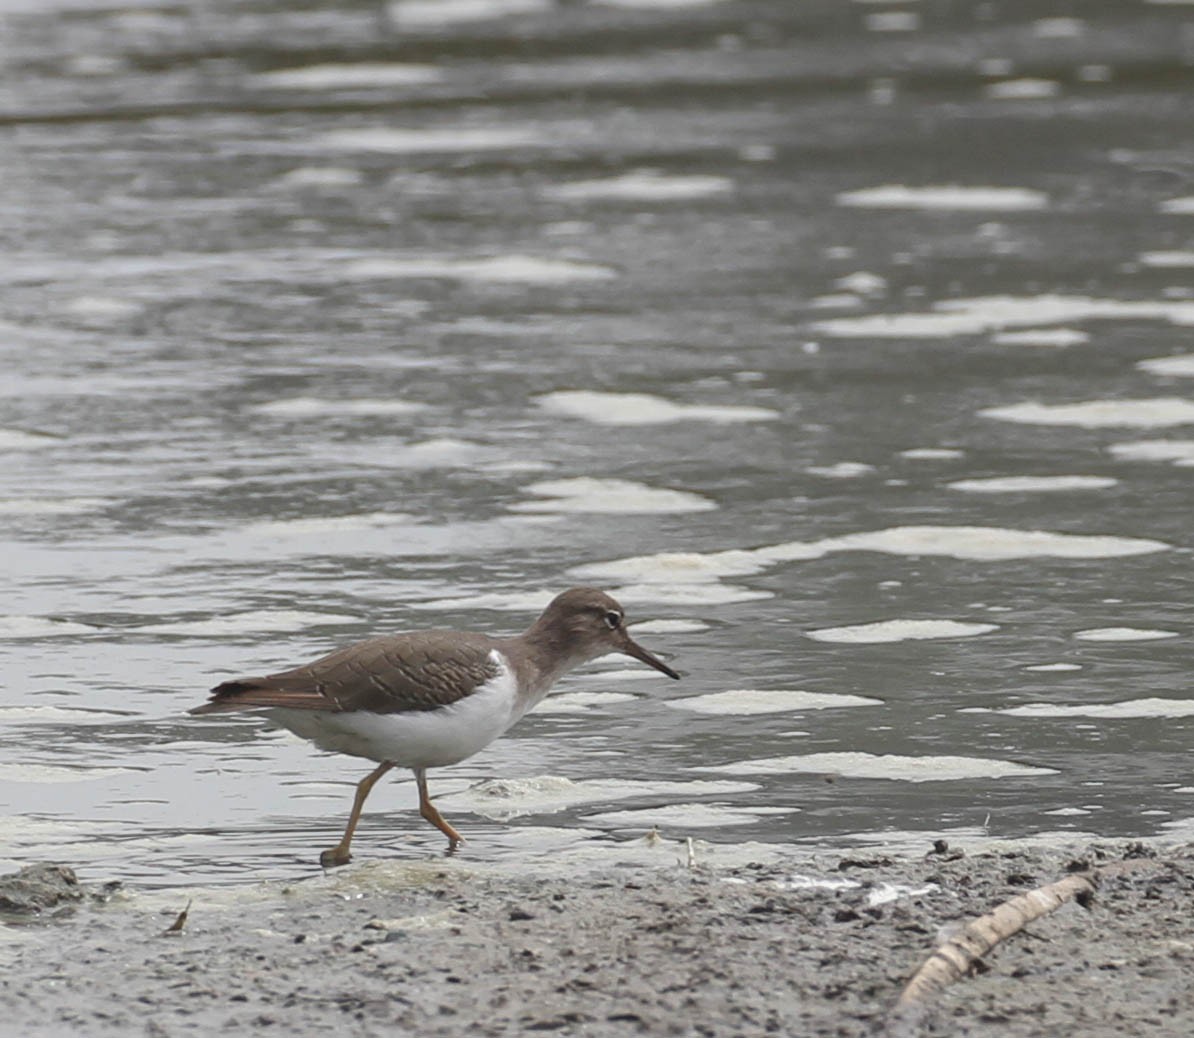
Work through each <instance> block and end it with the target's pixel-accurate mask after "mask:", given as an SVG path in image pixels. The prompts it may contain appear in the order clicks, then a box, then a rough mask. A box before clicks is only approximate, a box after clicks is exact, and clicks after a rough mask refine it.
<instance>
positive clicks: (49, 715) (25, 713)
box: [0, 706, 136, 725]
mask: <svg viewBox="0 0 1194 1038" xmlns="http://www.w3.org/2000/svg"><path fill="white" fill-rule="evenodd" d="M135 716H136V715H135V714H132V713H115V712H113V711H110V710H88V709H83V708H80V707H62V706H0V724H50V725H63V724H66V725H73V724H110V723H112V722H113V721H127V720H128V719H129V718H130V717H135Z"/></svg>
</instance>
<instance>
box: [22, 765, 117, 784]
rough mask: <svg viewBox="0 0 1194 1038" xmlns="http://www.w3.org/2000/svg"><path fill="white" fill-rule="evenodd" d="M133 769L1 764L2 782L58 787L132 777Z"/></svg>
mask: <svg viewBox="0 0 1194 1038" xmlns="http://www.w3.org/2000/svg"><path fill="white" fill-rule="evenodd" d="M133 771H134V769H133V768H60V767H55V766H54V765H51V764H0V782H22V783H30V784H36V785H58V784H61V783H66V782H94V781H96V780H98V779H108V778H115V777H116V776H117V775H131V774H132V773H133Z"/></svg>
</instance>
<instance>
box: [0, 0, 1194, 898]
mask: <svg viewBox="0 0 1194 1038" xmlns="http://www.w3.org/2000/svg"><path fill="white" fill-rule="evenodd" d="M1091 6H1093V5H1091ZM1054 7H1056V10H1054ZM1083 11H1084V14H1085V15H1086V17H1084V18H1074V17H1072V11H1071V5H1064V4H1059V5H1049V4H1040V3H1014V2H1007V3H999V4H989V3H961V2H959V3H933V4H928V3H924V4H917V3H904V4H892V5H882V6H876V5H870V4H846V3H837V2H830V0H825V2H821V3H813V2H809V3H800V4H794V3H788V2H784V0H757V2H755V0H724V2H720V3H717V2H714V3H704V4H698V3H693V4H691V5H689V6H674V5H670V4H664V3H649V2H647V0H641V2H635V3H631V2H629V0H622V2H620V3H606V4H603V3H596V2H589V3H559V4H554V3H550V2H542V3H535V2H530V0H519V2H515V0H492V2H491V4H490V5H489V7H488V9H484V8H483V7H482V6H481V5H478V4H472V5H464V4H460V3H443V4H440V5H435V4H428V3H415V2H413V0H408V2H405V3H394V4H392V5H391V6H390V7H388V8H386V7H385V6H384V5H378V4H364V3H356V4H354V3H343V2H340V3H335V4H332V3H316V2H312V3H308V4H306V5H305V6H302V7H295V6H294V5H287V4H272V3H268V2H246V3H235V4H233V3H209V4H202V5H195V6H194V7H187V6H184V5H174V4H153V3H145V4H143V5H138V4H122V5H119V6H114V5H106V4H103V3H84V2H69V0H67V2H60V3H55V2H51V3H45V4H43V3H37V4H32V3H25V2H22V0H16V2H14V0H4V2H2V3H0V235H2V236H3V237H2V241H3V262H2V263H0V371H2V378H0V541H2V543H0V553H2V557H3V559H4V562H3V566H4V573H5V575H6V578H7V579H6V580H5V593H4V601H3V603H2V604H0V665H2V667H3V693H2V699H0V865H12V864H19V863H24V862H27V861H29V860H33V859H40V858H50V859H54V860H60V861H67V862H71V863H76V864H77V863H85V864H89V865H91V866H92V871H93V872H94V873H97V874H99V875H101V876H120V877H125V878H127V877H133V878H136V879H138V880H141V881H143V882H148V883H153V884H159V885H162V884H165V885H169V884H174V883H181V882H194V881H197V880H201V879H204V880H210V879H226V880H234V879H243V878H245V877H247V876H254V877H268V876H294V875H301V874H303V873H304V872H305V871H309V869H310V868H311V866H312V863H313V861H314V859H315V856H316V854H317V852H318V850H319V849H320V848H322V847H324V846H328V845H330V844H331V843H332V842H333V841H334V840H335V839H336V837H337V835H338V832H339V829H340V827H341V825H342V824H343V821H344V817H345V815H346V813H347V808H348V803H349V800H350V798H351V785H352V783H354V782H355V781H357V780H358V779H359V778H360V777H362V775H363V774H364V773H365V771H366V770H367V767H368V765H367V764H365V763H364V762H360V761H354V760H350V759H347V758H343V757H333V756H326V755H321V754H319V753H317V752H316V751H314V750H313V749H312V748H310V747H309V746H307V745H306V744H303V743H301V742H299V741H298V740H295V739H293V738H292V737H290V736H289V735H286V734H285V733H280V732H278V731H276V730H271V729H269V728H268V727H266V726H265V725H264V724H263V723H262V722H260V721H258V720H256V719H252V718H230V719H220V720H218V721H210V720H202V721H201V720H198V719H192V718H188V717H187V716H186V715H185V711H186V710H187V708H189V707H191V706H193V705H196V704H197V703H198V702H200V701H201V700H202V699H203V697H204V695H205V691H206V689H207V688H208V687H209V686H211V685H213V684H215V683H216V682H217V681H219V680H221V679H223V678H225V677H228V676H231V675H237V674H246V673H255V672H257V673H259V672H262V671H266V670H270V669H279V668H282V667H286V666H289V665H293V664H296V663H299V662H302V661H304V660H306V659H309V658H311V657H313V656H315V655H317V654H319V653H322V652H324V651H326V650H328V649H330V648H332V647H334V646H336V645H341V644H345V643H347V642H351V641H353V640H356V639H360V638H364V637H367V636H371V635H374V634H379V633H383V632H388V631H395V630H403V629H409V628H414V627H425V626H452V627H465V628H470V629H476V630H485V631H493V632H513V631H516V630H519V629H521V628H522V627H524V626H525V625H526V624H527V623H529V622H530V620H531V619H532V618H533V617H534V615H535V614H536V612H537V610H538V609H539V608H540V607H541V605H542V604H543V603H544V602H546V600H547V599H548V598H549V597H550V595H551V594H552V593H554V592H555V591H558V590H561V589H562V588H564V587H566V586H569V585H571V584H574V583H579V582H585V583H597V584H600V585H601V586H603V587H607V588H609V589H611V590H612V591H613V592H614V593H615V594H617V595H618V596H619V597H620V598H622V599H623V601H624V603H625V604H626V606H627V609H628V611H629V613H630V615H631V619H632V620H636V619H637V620H641V621H650V622H651V623H650V626H647V627H646V628H644V629H643V632H642V635H641V640H642V641H643V642H644V643H645V644H647V645H648V646H650V647H651V648H652V649H653V650H655V651H658V652H660V653H661V654H664V655H665V656H666V657H667V658H668V659H669V660H671V661H672V662H673V664H674V665H675V666H676V667H677V668H679V669H681V670H683V672H684V675H685V676H684V680H683V681H682V682H669V681H667V680H666V679H664V678H662V677H659V676H657V675H653V672H648V671H645V670H643V671H641V672H632V671H631V664H630V661H625V660H613V659H610V660H607V661H603V663H601V664H599V665H595V666H594V667H591V668H589V669H588V671H587V672H585V673H578V674H576V675H574V676H572V677H570V678H568V679H567V680H566V681H565V682H563V683H562V684H561V686H560V689H559V691H560V694H561V695H562V697H563V698H562V699H560V700H557V701H555V703H554V705H553V704H552V701H550V700H549V702H548V703H547V704H544V706H545V709H543V710H542V711H541V712H539V713H538V714H535V715H531V716H530V717H528V718H527V719H525V720H524V721H523V722H522V723H521V724H520V725H519V726H518V728H517V729H516V730H515V731H513V732H512V733H510V734H509V735H508V736H507V737H506V738H505V739H503V740H501V741H499V742H498V743H497V744H495V745H494V746H492V747H491V748H490V749H488V750H487V751H485V752H484V753H482V754H481V755H479V756H477V757H476V758H473V759H472V760H469V761H467V762H465V763H464V764H462V765H459V766H457V767H454V768H451V769H444V770H443V771H441V772H439V773H433V775H432V779H431V781H432V791H433V792H438V793H440V794H441V795H442V796H443V800H442V808H443V810H444V813H445V814H446V815H447V816H448V817H449V818H451V819H452V820H453V821H454V822H455V823H456V824H457V825H458V826H459V828H461V829H462V830H463V831H464V832H465V834H466V836H468V837H469V838H470V842H469V844H468V845H467V847H466V850H465V853H466V854H467V855H469V856H471V857H475V858H477V859H480V860H486V859H500V858H509V857H517V856H525V855H528V854H546V853H552V852H553V851H556V850H558V849H560V848H562V847H569V846H575V845H577V844H582V843H584V842H586V841H594V840H610V839H623V838H625V837H626V836H627V835H629V834H634V833H641V832H642V831H643V830H644V829H648V828H650V827H651V826H653V825H659V826H660V828H661V829H663V830H664V831H665V832H668V833H670V834H671V835H680V836H684V835H693V836H701V837H703V838H706V839H712V840H716V841H723V842H729V841H746V840H759V841H765V842H772V843H794V842H799V843H803V844H808V845H814V846H817V845H833V844H841V843H844V842H848V841H854V840H862V841H864V842H873V843H876V844H880V845H882V844H888V843H892V842H894V841H898V840H901V839H913V840H919V839H920V838H921V836H922V835H923V836H924V838H925V839H928V838H931V837H934V836H937V835H941V834H944V835H947V836H950V835H951V834H954V835H956V836H959V837H964V836H965V835H966V834H973V833H979V832H981V833H986V834H991V835H996V836H1009V837H1018V836H1026V835H1031V834H1037V833H1049V832H1066V833H1097V834H1100V835H1104V836H1116V835H1122V836H1143V835H1158V834H1165V833H1170V832H1171V833H1174V834H1180V833H1182V832H1188V831H1189V827H1190V822H1191V819H1192V818H1194V776H1191V775H1190V768H1189V759H1190V756H1189V746H1190V736H1191V730H1192V726H1194V722H1192V720H1191V718H1194V697H1192V696H1191V694H1190V692H1189V688H1188V685H1189V682H1188V677H1187V660H1188V656H1189V644H1190V642H1189V639H1190V634H1191V621H1192V613H1191V607H1190V604H1189V603H1190V597H1191V596H1190V580H1189V550H1190V544H1191V540H1190V532H1189V529H1190V524H1189V515H1190V510H1191V507H1192V505H1194V494H1192V493H1191V489H1190V473H1191V472H1192V471H1194V468H1191V466H1194V428H1192V427H1194V394H1191V392H1190V386H1191V383H1190V378H1191V377H1194V354H1187V351H1189V349H1190V345H1191V342H1192V341H1194V338H1192V336H1194V123H1192V122H1191V119H1190V111H1191V103H1192V96H1194V92H1192V89H1191V73H1190V67H1191V61H1192V59H1194V8H1192V7H1189V6H1182V5H1174V4H1150V3H1136V2H1131V3H1129V2H1123V3H1105V4H1100V5H1097V10H1092V11H1089V12H1087V11H1085V7H1084V8H1083ZM594 481H597V482H594ZM611 481H614V482H611ZM1009 481H1010V482H1009ZM663 621H680V622H679V623H664V622H663ZM875 624H880V625H882V626H878V627H874V626H867V625H875ZM738 690H743V691H742V695H741V696H737V697H724V696H719V697H718V698H713V699H707V700H705V699H702V700H700V701H697V702H693V703H679V701H681V700H687V699H694V700H695V699H696V697H705V696H717V695H718V694H720V693H724V692H727V691H738ZM765 693H772V694H771V695H765ZM805 693H807V694H811V696H810V695H802V694H805ZM847 697H848V698H847ZM677 703H679V705H678V706H677ZM862 755H866V756H862ZM759 762H765V763H759ZM486 779H502V780H509V782H508V784H507V785H505V786H502V787H500V788H499V789H498V790H497V791H496V792H495V791H494V790H492V789H491V790H490V793H489V795H488V796H486V795H482V794H481V793H479V792H478V791H477V790H476V789H475V788H472V787H473V786H474V784H475V783H478V782H481V781H482V780H486ZM565 779H566V780H570V781H571V782H572V783H573V784H574V785H573V786H567V785H565V784H564V783H563V781H562V780H565ZM664 783H667V784H669V785H664ZM691 783H698V784H696V785H689V784H691ZM708 783H717V785H708ZM675 784H681V785H675ZM483 788H484V787H483ZM498 794H500V795H498ZM414 802H415V794H414V789H413V783H411V782H409V781H408V780H407V779H406V778H405V777H404V778H402V779H399V780H395V781H393V782H388V783H387V785H385V786H382V787H379V788H378V790H377V791H376V792H375V793H374V796H373V799H372V800H371V802H370V806H371V811H370V813H369V814H368V815H367V817H366V821H365V823H364V825H363V827H362V830H361V832H360V834H359V836H358V840H357V844H356V851H357V853H358V855H371V856H385V855H405V856H410V855H430V854H436V853H439V852H440V850H441V843H442V839H441V837H440V836H439V834H438V833H436V832H434V830H432V829H430V827H428V826H427V825H426V824H425V823H424V822H422V821H421V820H420V819H419V817H418V815H417V813H416V812H415V810H414ZM454 804H455V806H454ZM487 804H488V805H489V806H488V807H487V806H486V805H487ZM495 805H496V806H495ZM511 816H513V817H511Z"/></svg>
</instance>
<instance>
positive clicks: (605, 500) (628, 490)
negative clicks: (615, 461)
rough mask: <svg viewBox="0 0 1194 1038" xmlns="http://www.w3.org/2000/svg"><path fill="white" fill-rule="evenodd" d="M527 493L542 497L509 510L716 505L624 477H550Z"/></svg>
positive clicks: (658, 509) (652, 510)
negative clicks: (541, 499) (543, 499)
mask: <svg viewBox="0 0 1194 1038" xmlns="http://www.w3.org/2000/svg"><path fill="white" fill-rule="evenodd" d="M526 490H527V491H528V492H529V493H532V494H537V495H539V496H540V497H544V498H547V499H548V500H545V501H523V502H519V503H517V504H512V505H510V506H509V507H510V510H511V511H513V512H548V513H593V514H601V515H669V514H680V513H685V512H708V511H712V510H713V509H715V508H716V507H717V505H716V504H715V503H714V502H712V501H710V500H709V499H708V498H705V497H701V496H700V495H699V494H691V493H688V492H687V491H683V490H667V489H661V488H659V487H649V486H647V485H645V484H643V483H634V482H631V481H630V480H625V479H592V478H589V477H579V478H575V479H551V480H544V481H543V482H540V483H532V484H531V485H530V486H529V487H527V488H526Z"/></svg>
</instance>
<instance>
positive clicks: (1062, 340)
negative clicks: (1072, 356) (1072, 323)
mask: <svg viewBox="0 0 1194 1038" xmlns="http://www.w3.org/2000/svg"><path fill="white" fill-rule="evenodd" d="M991 341H992V342H993V343H995V344H996V345H997V346H1043V347H1048V348H1050V349H1064V348H1065V347H1066V346H1082V345H1083V344H1085V343H1088V342H1090V336H1089V335H1087V334H1086V332H1080V331H1078V329H1077V328H1025V329H1024V330H1023V331H1018V332H996V333H995V334H994V335H992V336H991Z"/></svg>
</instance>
